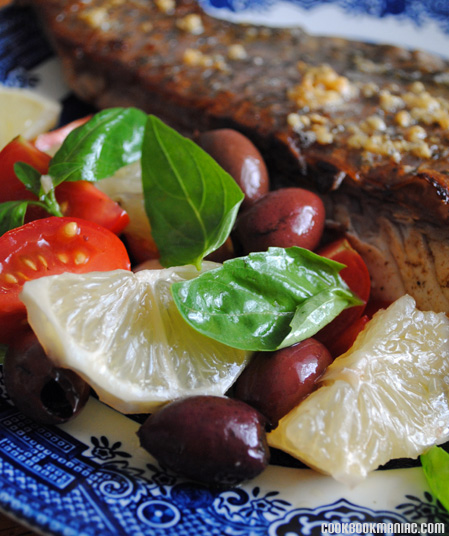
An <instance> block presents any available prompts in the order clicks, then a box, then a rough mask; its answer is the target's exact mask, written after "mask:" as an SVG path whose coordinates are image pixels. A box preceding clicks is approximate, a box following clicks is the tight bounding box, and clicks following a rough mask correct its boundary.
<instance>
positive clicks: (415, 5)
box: [205, 0, 449, 33]
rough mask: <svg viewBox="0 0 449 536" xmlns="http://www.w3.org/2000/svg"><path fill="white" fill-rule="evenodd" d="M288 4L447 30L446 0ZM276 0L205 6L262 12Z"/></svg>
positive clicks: (295, 0)
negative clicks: (430, 25)
mask: <svg viewBox="0 0 449 536" xmlns="http://www.w3.org/2000/svg"><path fill="white" fill-rule="evenodd" d="M287 1H288V2H289V3H290V4H292V5H294V6H296V7H298V8H301V9H304V10H315V9H318V8H320V7H323V6H324V5H326V6H333V7H337V8H339V9H341V10H342V11H343V12H344V13H345V14H348V15H351V16H359V15H366V16H369V17H373V18H385V17H389V16H394V17H395V18H397V19H399V20H408V21H411V22H413V23H414V24H415V25H416V26H422V25H423V24H425V23H427V22H428V21H435V22H436V23H438V25H439V26H440V27H441V28H442V29H443V30H444V31H445V33H449V3H448V2H447V1H446V0H433V1H430V2H429V1H428V0H418V1H416V0H414V1H411V0H370V1H365V2H363V1H362V2H360V1H359V0H326V1H324V2H321V1H316V0H287ZM276 3H277V0H208V2H206V3H205V5H209V6H211V7H213V8H218V9H228V10H230V11H232V12H241V11H245V10H253V11H263V10H265V9H267V8H270V7H272V6H274V5H276Z"/></svg>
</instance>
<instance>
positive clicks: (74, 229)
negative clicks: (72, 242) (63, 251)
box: [61, 221, 78, 238]
mask: <svg viewBox="0 0 449 536" xmlns="http://www.w3.org/2000/svg"><path fill="white" fill-rule="evenodd" d="M61 230H62V232H63V233H64V235H65V236H66V237H67V238H73V237H74V236H76V235H77V234H78V224H77V223H76V221H71V222H69V223H66V224H65V225H64V227H63V228H62V229H61Z"/></svg>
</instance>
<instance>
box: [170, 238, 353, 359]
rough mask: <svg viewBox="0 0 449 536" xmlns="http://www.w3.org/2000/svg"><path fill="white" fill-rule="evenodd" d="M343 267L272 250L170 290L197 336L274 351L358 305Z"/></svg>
mask: <svg viewBox="0 0 449 536" xmlns="http://www.w3.org/2000/svg"><path fill="white" fill-rule="evenodd" d="M342 267H343V265H341V264H340V263H337V262H334V261H332V260H330V259H326V258H324V257H321V256H319V255H316V254H315V253H313V252H311V251H308V250H305V249H302V248H298V247H292V248H286V249H283V248H270V249H269V250H268V251H267V252H259V253H250V254H249V255H248V256H246V257H240V258H236V259H231V260H229V261H226V262H225V263H224V264H223V265H222V266H221V267H220V268H217V269H215V270H211V271H208V272H205V273H203V274H201V275H200V276H199V277H197V278H195V279H193V280H190V281H185V282H179V283H175V284H173V285H172V294H173V297H174V300H175V303H176V305H177V307H178V309H179V311H180V313H181V314H182V316H183V317H184V319H185V320H186V321H187V322H188V323H189V324H190V325H191V326H192V327H193V328H195V329H196V330H197V331H199V332H200V333H203V334H204V335H207V336H209V337H211V338H213V339H215V340H217V341H220V342H222V343H224V344H227V345H229V346H232V347H235V348H240V349H243V350H250V351H258V350H264V351H271V350H277V349H279V348H283V347H285V346H290V345H292V344H294V343H296V342H299V341H301V340H304V339H305V338H307V337H311V336H313V335H314V334H315V333H317V332H318V331H319V330H320V329H321V328H322V327H324V326H325V325H326V324H328V323H329V322H331V321H332V320H333V319H334V318H335V317H336V316H338V314H339V313H340V312H341V311H342V310H343V309H345V308H346V307H351V306H353V305H360V304H361V301H360V300H359V298H357V297H356V296H355V295H354V294H353V293H352V292H351V290H350V289H349V288H348V286H347V285H346V283H345V282H344V281H343V279H341V277H340V276H339V274H338V272H339V271H340V270H341V269H342Z"/></svg>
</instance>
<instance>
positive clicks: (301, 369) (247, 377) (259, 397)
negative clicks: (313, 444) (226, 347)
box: [234, 338, 332, 428]
mask: <svg viewBox="0 0 449 536" xmlns="http://www.w3.org/2000/svg"><path fill="white" fill-rule="evenodd" d="M331 362H332V358H331V355H330V353H329V352H328V350H327V349H326V347H325V346H323V345H322V344H321V343H320V342H318V341H316V340H315V339H312V338H311V339H305V340H304V341H302V342H299V343H297V344H294V345H293V346H289V347H287V348H283V349H282V350H277V351H275V352H259V353H257V354H255V355H254V357H253V359H252V360H251V362H250V363H249V365H248V366H247V367H246V369H245V370H244V371H243V372H242V374H241V375H240V376H239V378H238V379H237V381H236V383H235V385H234V396H235V397H236V398H238V399H240V400H243V401H244V402H246V403H247V404H250V405H251V406H253V407H254V408H256V409H257V410H259V411H260V412H261V413H262V414H263V415H264V416H265V417H266V418H267V420H268V422H269V423H270V425H271V427H272V428H274V427H276V426H277V423H278V421H279V419H281V418H282V417H283V416H284V415H286V414H287V413H288V412H289V411H291V410H292V409H293V408H294V407H296V406H297V405H298V404H299V402H301V400H302V399H304V398H305V397H306V396H307V395H309V394H310V393H311V392H312V390H313V389H314V386H315V383H316V381H317V379H318V378H319V377H320V376H321V375H322V374H323V372H324V371H325V370H326V367H327V366H328V365H330V363H331Z"/></svg>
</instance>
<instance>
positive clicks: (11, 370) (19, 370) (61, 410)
mask: <svg viewBox="0 0 449 536" xmlns="http://www.w3.org/2000/svg"><path fill="white" fill-rule="evenodd" d="M3 374H4V381H5V388H6V391H7V393H8V395H9V397H10V398H11V400H12V402H13V403H14V405H15V406H16V407H17V409H18V410H20V411H21V412H22V413H24V414H25V415H27V416H28V417H31V418H32V419H34V420H35V421H37V422H40V423H43V424H61V423H64V422H67V421H69V420H70V419H73V418H74V417H75V416H76V415H78V413H79V412H80V411H81V410H82V408H83V407H84V406H85V404H86V402H87V400H88V398H89V394H90V388H89V386H88V384H87V383H86V382H85V381H84V380H82V379H81V378H80V377H79V376H78V375H77V374H76V373H75V372H72V371H71V370H67V369H62V368H58V367H55V365H54V364H53V363H52V362H51V361H50V359H49V358H48V357H47V355H46V354H45V352H44V350H43V348H42V346H41V345H40V343H39V341H38V340H37V338H36V336H35V335H34V333H33V332H31V331H30V332H28V333H27V334H26V335H25V336H24V337H22V338H21V340H20V341H17V342H16V343H14V344H12V345H11V346H10V347H9V348H8V351H7V353H6V356H5V361H4V365H3Z"/></svg>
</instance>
